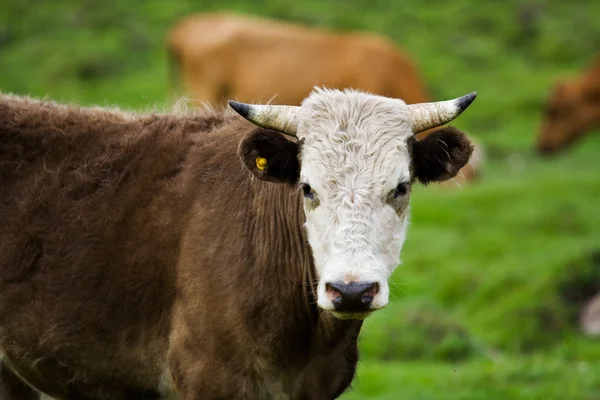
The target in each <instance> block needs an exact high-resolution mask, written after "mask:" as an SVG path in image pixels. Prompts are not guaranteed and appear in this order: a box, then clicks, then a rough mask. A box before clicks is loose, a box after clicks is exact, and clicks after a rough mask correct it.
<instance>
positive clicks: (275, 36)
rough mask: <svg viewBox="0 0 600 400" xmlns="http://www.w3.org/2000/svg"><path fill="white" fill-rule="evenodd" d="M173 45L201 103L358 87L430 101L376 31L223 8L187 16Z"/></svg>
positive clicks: (281, 98) (287, 98)
mask: <svg viewBox="0 0 600 400" xmlns="http://www.w3.org/2000/svg"><path fill="white" fill-rule="evenodd" d="M167 45H168V50H169V53H170V55H171V56H172V57H173V58H174V60H176V61H177V63H178V64H179V67H180V68H181V74H182V77H183V79H184V81H185V83H186V84H187V86H188V87H189V89H190V92H191V96H192V97H193V99H194V100H195V101H197V102H205V103H209V104H217V103H222V104H224V103H225V102H226V101H227V100H228V99H236V100H239V101H244V102H256V101H261V102H266V101H269V100H270V103H271V104H290V105H300V103H301V102H302V100H303V99H304V98H306V97H307V96H308V94H309V93H310V92H311V91H312V89H313V87H314V86H315V85H319V86H326V87H331V88H344V87H354V88H356V89H360V90H363V91H366V92H370V93H375V94H380V95H383V96H389V97H395V98H401V99H403V100H404V101H406V102H407V103H409V104H410V103H421V102H425V101H428V99H429V95H428V94H427V91H426V89H425V87H424V85H423V84H422V80H421V77H420V76H419V73H418V71H417V68H416V66H415V65H414V63H413V62H412V61H411V60H410V59H409V57H407V56H406V55H405V54H404V53H403V52H402V51H401V50H400V49H398V47H397V46H396V45H394V44H393V43H392V42H391V41H390V40H388V39H386V38H384V37H382V36H380V35H377V34H374V33H359V32H357V33H334V32H331V31H328V30H324V29H317V28H309V27H304V26H301V25H297V24H292V23H286V22H278V21H273V20H267V19H262V18H257V17H250V16H241V15H237V14H230V13H216V14H204V15H194V16H190V17H187V18H185V19H183V20H182V21H180V22H179V23H177V25H175V27H174V28H173V29H172V31H171V32H170V34H169V38H168V43H167Z"/></svg>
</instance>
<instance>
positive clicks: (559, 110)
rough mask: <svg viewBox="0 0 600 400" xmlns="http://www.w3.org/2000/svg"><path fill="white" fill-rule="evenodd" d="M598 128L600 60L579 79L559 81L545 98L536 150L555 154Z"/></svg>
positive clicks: (597, 58) (599, 57)
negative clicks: (545, 102) (546, 98)
mask: <svg viewBox="0 0 600 400" xmlns="http://www.w3.org/2000/svg"><path fill="white" fill-rule="evenodd" d="M598 127H600V56H597V57H596V59H595V60H594V62H593V63H592V64H591V65H590V67H589V68H588V69H587V71H586V72H585V73H584V74H582V75H581V76H580V77H577V78H573V79H571V80H563V81H559V82H557V83H556V84H555V85H554V88H553V89H552V92H551V94H550V95H549V96H548V100H547V104H546V108H545V110H544V116H543V119H542V124H541V127H540V130H539V132H538V136H537V149H538V151H539V152H540V153H543V154H554V153H558V152H560V151H563V150H565V149H567V148H569V147H570V146H571V145H572V144H574V143H575V142H576V141H577V140H579V139H581V138H582V137H584V136H585V135H586V134H587V133H589V132H590V131H591V130H593V129H594V128H598Z"/></svg>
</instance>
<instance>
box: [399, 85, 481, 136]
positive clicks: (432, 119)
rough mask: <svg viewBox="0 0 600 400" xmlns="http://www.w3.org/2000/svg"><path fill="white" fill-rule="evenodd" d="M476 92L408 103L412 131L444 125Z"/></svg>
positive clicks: (457, 113)
mask: <svg viewBox="0 0 600 400" xmlns="http://www.w3.org/2000/svg"><path fill="white" fill-rule="evenodd" d="M476 96H477V92H471V93H469V94H467V95H464V96H462V97H459V98H457V99H453V100H447V101H436V102H433V103H419V104H410V105H409V106H408V109H409V111H410V120H411V124H412V128H413V132H414V133H419V132H423V131H426V130H427V129H430V128H435V127H436V126H440V125H444V124H446V123H448V122H450V121H452V120H453V119H454V118H456V117H458V116H459V115H460V114H461V113H462V112H463V111H464V110H465V109H466V108H467V107H469V105H470V104H471V103H472V102H473V100H475V97H476Z"/></svg>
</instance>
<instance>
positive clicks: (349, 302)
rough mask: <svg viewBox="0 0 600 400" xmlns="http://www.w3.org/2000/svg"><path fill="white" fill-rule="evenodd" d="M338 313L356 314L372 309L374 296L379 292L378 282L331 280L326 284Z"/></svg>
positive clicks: (328, 293)
mask: <svg viewBox="0 0 600 400" xmlns="http://www.w3.org/2000/svg"><path fill="white" fill-rule="evenodd" d="M325 290H326V292H327V295H328V296H329V297H330V298H331V302H332V304H333V307H334V310H335V311H336V313H343V314H354V313H360V314H362V313H367V312H369V311H372V307H371V306H372V304H373V298H374V297H375V295H376V294H377V292H379V284H378V283H377V282H350V283H343V282H329V283H326V284H325Z"/></svg>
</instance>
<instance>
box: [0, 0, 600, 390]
mask: <svg viewBox="0 0 600 400" xmlns="http://www.w3.org/2000/svg"><path fill="white" fill-rule="evenodd" d="M218 10H231V11H238V12H240V13H247V14H255V15H263V16H269V17H274V18H278V19H282V20H288V21H296V22H301V23H304V24H307V25H310V26H322V27H329V28H332V29H336V30H370V31H375V32H379V33H382V34H384V35H386V36H388V37H390V38H391V39H392V40H394V41H395V42H396V43H397V44H399V45H400V46H401V47H402V48H404V49H405V50H407V52H408V53H409V54H410V55H411V56H412V58H413V59H414V60H415V61H416V63H417V64H418V66H419V68H420V71H421V74H422V76H423V78H424V80H425V82H426V84H427V86H428V88H429V89H430V91H431V94H432V96H433V98H434V99H446V98H452V97H456V96H459V95H462V94H464V93H467V92H470V91H471V90H477V91H478V93H479V96H478V99H477V101H476V102H475V103H474V104H473V106H471V107H470V108H469V111H468V112H466V113H465V114H464V115H463V116H461V117H460V118H459V119H458V120H457V121H456V125H457V126H458V127H460V128H461V129H464V130H465V131H466V132H468V133H469V134H470V135H472V136H474V137H476V138H477V139H479V140H480V141H481V142H482V143H483V144H484V145H485V148H486V154H487V156H486V164H485V166H484V170H483V175H482V177H481V179H480V180H479V181H478V182H476V183H475V184H473V185H469V186H466V187H464V188H456V189H451V190H448V189H443V188H439V187H431V188H427V189H424V188H417V189H416V191H415V193H414V196H413V199H412V209H413V216H412V226H411V228H410V231H409V235H408V240H407V242H406V245H405V247H404V251H403V265H402V266H401V267H400V268H398V270H397V271H396V273H395V275H394V281H393V282H392V287H393V290H392V298H393V300H392V302H391V305H390V306H389V307H388V308H387V309H386V310H384V311H381V312H379V313H376V315H374V316H373V317H371V318H369V319H368V320H367V321H366V323H365V327H364V329H363V331H362V334H361V338H360V341H361V349H362V353H361V354H362V361H361V363H360V366H359V373H358V377H357V380H356V381H355V383H354V385H353V390H352V391H350V392H348V393H347V394H346V395H344V398H346V399H364V398H366V399H436V400H439V399H442V400H443V399H472V400H474V399H492V400H493V399H600V340H599V341H594V340H592V339H587V338H585V337H584V336H583V335H582V334H581V333H580V332H579V329H578V327H577V318H578V314H579V311H580V309H581V306H582V304H583V303H584V302H585V300H587V299H588V298H589V297H590V296H591V295H593V294H594V293H596V292H598V290H600V243H599V239H600V224H599V222H600V206H599V201H598V199H599V198H600V162H599V158H598V152H599V151H600V135H597V134H590V135H589V136H587V137H586V138H584V139H583V140H582V141H580V142H578V143H577V144H576V145H575V146H573V147H572V148H571V149H569V150H568V151H566V152H565V153H562V154H560V155H558V156H556V157H552V158H542V157H540V156H538V155H537V154H536V153H535V151H534V149H533V144H534V139H535V135H536V134H537V130H538V128H539V124H540V118H541V116H542V107H543V105H544V103H545V101H546V96H547V94H548V92H549V89H550V87H551V85H552V83H553V82H554V81H555V80H556V79H558V78H559V77H564V76H575V75H577V74H579V73H580V72H581V71H583V69H584V68H585V67H586V66H587V65H588V64H589V63H590V61H591V60H592V58H593V57H594V56H595V55H596V54H597V52H600V1H597V0H578V1H566V2H565V1H555V0H552V1H541V0H538V1H515V0H505V1H494V2H492V1H468V0H454V1H447V0H428V1H417V0H404V1H399V0H297V1H284V0H221V1H218V2H217V1H215V2H209V1H206V0H204V1H202V0H199V1H190V0H170V1H165V0H147V1H143V2H141V1H140V2H134V1H127V0H104V1H96V0H94V1H91V0H88V1H74V0H61V1H57V0H47V1H43V2H40V1H33V0H2V1H1V2H0V90H2V91H4V92H14V93H18V94H29V95H32V96H36V97H42V96H47V97H48V98H51V99H53V100H58V101H63V102H73V103H79V104H83V105H89V104H98V105H118V106H121V107H124V108H128V109H145V108H148V107H149V106H152V105H168V104H169V103H170V102H171V97H170V92H169V80H168V71H167V56H166V52H165V38H166V34H167V32H168V29H169V28H170V27H171V26H172V25H173V24H174V23H175V22H176V21H177V20H178V19H179V18H180V17H183V16H186V15H189V14H191V13H195V12H200V11H218ZM595 133H600V132H595Z"/></svg>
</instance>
